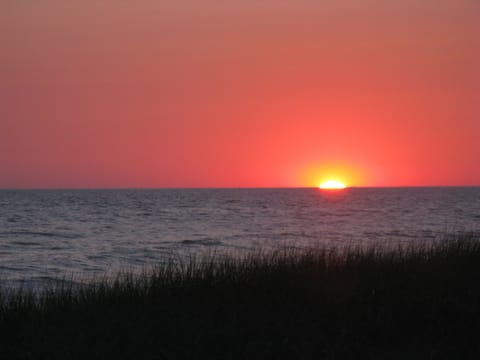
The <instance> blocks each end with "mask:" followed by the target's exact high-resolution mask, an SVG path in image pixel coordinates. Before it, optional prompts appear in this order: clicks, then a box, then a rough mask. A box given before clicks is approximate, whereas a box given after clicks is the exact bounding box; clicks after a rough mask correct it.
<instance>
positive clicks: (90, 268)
mask: <svg viewBox="0 0 480 360" xmlns="http://www.w3.org/2000/svg"><path fill="white" fill-rule="evenodd" d="M464 231H467V232H479V231H480V188H479V187H448V188H441V187H436V188H350V189H345V190H337V191H326V190H320V189H315V188H303V189H152V190H1V191H0V283H1V284H2V285H4V286H5V285H7V286H10V285H11V284H14V285H18V284H24V285H25V284H26V285H27V286H35V284H37V285H38V284H42V283H44V282H46V281H49V280H50V279H55V278H62V277H69V276H71V275H75V276H77V277H78V276H80V277H84V278H85V277H87V278H88V277H92V276H98V275H103V274H106V273H115V272H116V271H118V270H120V269H140V268H145V267H148V266H151V265H154V264H155V263H158V262H160V261H163V260H165V259H166V258H169V257H172V256H174V257H175V256H176V257H182V256H189V255H191V254H198V253H202V252H204V251H212V250H213V251H216V252H229V253H234V254H235V253H239V252H242V251H250V250H252V249H259V248H267V249H271V248H278V247H284V246H296V247H304V246H312V245H313V246H316V245H319V244H320V245H324V246H343V245H352V244H353V245H363V244H372V243H375V244H395V243H405V242H415V241H425V240H428V239H435V238H438V237H441V236H444V235H445V234H447V233H452V232H464Z"/></svg>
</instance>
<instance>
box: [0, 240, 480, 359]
mask: <svg viewBox="0 0 480 360" xmlns="http://www.w3.org/2000/svg"><path fill="white" fill-rule="evenodd" d="M1 294H2V295H0V297H1V298H0V359H107V358H111V359H161V360H170V359H172V360H173V359H222V360H227V359H478V358H480V323H479V322H480V237H479V236H478V235H471V234H470V235H465V234H463V235H459V236H454V237H453V238H451V239H449V240H448V241H443V242H437V243H436V244H435V245H428V246H427V245H423V246H416V247H408V248H405V247H404V248H399V249H395V250H385V249H383V250H382V249H381V248H377V249H368V250H359V249H350V250H342V251H336V252H329V251H327V250H326V249H308V250H302V251H294V250H291V251H279V252H276V253H271V252H270V253H263V254H262V253H257V254H255V255H249V256H246V257H243V258H240V259H239V258H237V259H235V258H223V259H218V258H217V259H215V258H209V259H203V260H202V261H200V260H198V259H197V260H194V259H193V260H190V261H187V262H186V263H174V262H167V263H166V264H164V265H161V266H159V267H158V268H156V269H155V270H154V271H152V272H149V273H148V274H144V275H143V276H132V275H128V274H122V275H120V276H119V277H118V278H117V279H116V280H105V281H97V282H95V283H93V284H92V283H91V284H88V285H87V284H85V285H84V286H81V287H77V288H74V287H71V286H67V283H63V285H57V286H52V287H51V288H50V289H47V290H44V291H43V292H41V293H37V294H34V293H32V292H28V291H16V292H15V293H14V294H12V293H9V292H8V291H7V290H5V289H4V290H3V291H2V292H1Z"/></svg>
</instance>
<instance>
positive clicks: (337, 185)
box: [319, 180, 347, 190]
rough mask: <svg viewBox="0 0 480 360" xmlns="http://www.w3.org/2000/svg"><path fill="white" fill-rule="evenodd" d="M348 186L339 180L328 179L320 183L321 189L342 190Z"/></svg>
mask: <svg viewBox="0 0 480 360" xmlns="http://www.w3.org/2000/svg"><path fill="white" fill-rule="evenodd" d="M346 187H347V186H346V185H345V184H344V183H342V182H341V181H338V180H327V181H324V182H323V183H321V184H320V186H319V188H320V189H325V190H340V189H345V188H346Z"/></svg>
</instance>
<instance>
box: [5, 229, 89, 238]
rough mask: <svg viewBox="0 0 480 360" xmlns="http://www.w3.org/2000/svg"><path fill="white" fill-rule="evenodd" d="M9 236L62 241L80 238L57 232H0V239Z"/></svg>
mask: <svg viewBox="0 0 480 360" xmlns="http://www.w3.org/2000/svg"><path fill="white" fill-rule="evenodd" d="M11 236H14V237H17V236H28V237H47V238H63V239H78V238H80V237H82V236H81V235H80V234H68V233H57V232H46V231H27V230H20V231H4V232H0V238H7V237H11Z"/></svg>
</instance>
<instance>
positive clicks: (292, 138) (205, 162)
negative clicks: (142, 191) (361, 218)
mask: <svg viewBox="0 0 480 360" xmlns="http://www.w3.org/2000/svg"><path fill="white" fill-rule="evenodd" d="M479 34H480V2H479V1H478V0H448V1H447V0H422V1H418V0H398V1H397V0H396V1H394V0H348V1H347V0H325V1H317V0H283V1H282V0H275V1H274V0H266V1H259V0H256V1H253V0H247V1H245V0H244V1H214V0H209V1H203V0H186V1H170V2H167V1H153V0H136V1H133V0H129V1H127V0H104V1H91V0H84V1H64V0H42V1H38V0H24V1H18V0H3V1H1V2H0V54H1V61H0V188H12V187H13V188H22V187H34V188H41V187H54V188H55V187H82V188H84V187H224V186H225V187H238V186H248V187H251V186H253V187H270V186H272V187H273V186H316V185H318V183H319V182H320V181H322V180H323V179H325V178H326V177H335V178H340V179H342V180H343V181H345V182H346V183H347V184H348V185H356V186H418V185H480V166H479V165H478V164H479V163H480V160H479V159H480V66H479V64H480V37H479Z"/></svg>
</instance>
